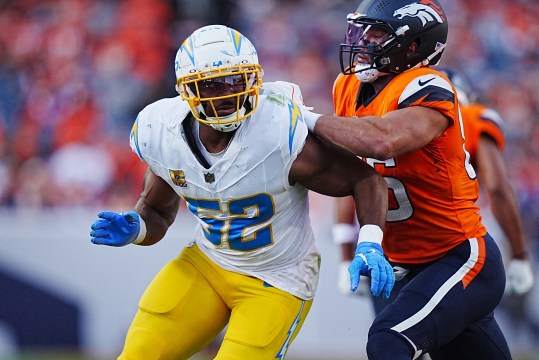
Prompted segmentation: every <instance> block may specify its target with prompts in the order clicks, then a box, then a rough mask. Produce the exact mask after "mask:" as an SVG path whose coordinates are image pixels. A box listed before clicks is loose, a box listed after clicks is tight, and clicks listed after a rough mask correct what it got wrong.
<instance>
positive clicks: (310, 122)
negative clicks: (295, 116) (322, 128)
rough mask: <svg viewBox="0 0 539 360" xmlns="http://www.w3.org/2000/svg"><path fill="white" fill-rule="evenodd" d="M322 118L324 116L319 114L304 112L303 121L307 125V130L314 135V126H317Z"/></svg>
mask: <svg viewBox="0 0 539 360" xmlns="http://www.w3.org/2000/svg"><path fill="white" fill-rule="evenodd" d="M320 116H322V114H317V113H315V112H312V111H304V112H303V120H305V124H307V128H308V129H309V131H310V132H312V133H313V134H314V126H315V125H316V122H317V121H318V119H319V118H320Z"/></svg>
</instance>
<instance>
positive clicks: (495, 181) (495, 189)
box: [477, 135, 534, 295]
mask: <svg viewBox="0 0 539 360" xmlns="http://www.w3.org/2000/svg"><path fill="white" fill-rule="evenodd" d="M477 165H478V166H477V168H478V169H477V170H478V176H479V179H480V181H481V186H483V187H484V188H485V189H486V191H487V193H488V195H489V199H490V207H491V210H492V214H493V215H494V217H495V218H496V220H497V221H498V223H499V224H500V227H501V228H502V230H503V232H504V233H505V236H506V237H507V240H508V241H509V244H510V246H511V251H512V252H513V257H512V259H511V261H510V262H509V265H508V267H507V283H506V293H508V294H517V295H523V294H525V293H527V292H528V291H529V290H530V289H531V288H532V286H533V283H534V276H533V270H532V266H531V263H530V261H529V259H528V255H527V244H526V242H525V241H524V232H523V229H522V221H521V215H520V210H519V207H518V201H517V197H516V195H515V192H514V190H513V188H512V187H511V183H510V181H509V179H508V177H507V173H506V170H505V165H504V162H503V158H502V154H501V153H500V150H499V148H498V146H497V145H496V143H495V142H494V141H493V140H492V138H490V137H489V136H486V135H482V136H481V137H480V139H479V146H478V147H477Z"/></svg>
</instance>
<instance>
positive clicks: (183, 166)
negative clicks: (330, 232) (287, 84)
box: [131, 95, 320, 299]
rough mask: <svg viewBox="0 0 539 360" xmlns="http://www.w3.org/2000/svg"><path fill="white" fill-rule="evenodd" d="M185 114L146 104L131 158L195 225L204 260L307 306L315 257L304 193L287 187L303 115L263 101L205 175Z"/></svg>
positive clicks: (282, 101) (303, 131) (301, 138)
mask: <svg viewBox="0 0 539 360" xmlns="http://www.w3.org/2000/svg"><path fill="white" fill-rule="evenodd" d="M189 114H190V112H189V107H188V105H187V103H186V102H184V101H181V100H180V98H178V97H176V98H171V99H163V100H159V101H157V102H155V103H153V104H150V105H149V106H147V107H146V108H145V109H144V110H142V111H141V112H140V114H139V116H138V118H137V121H136V123H135V125H134V126H133V130H132V133H131V147H132V149H133V151H134V152H136V153H137V154H138V156H139V157H140V158H141V159H143V160H144V161H145V162H146V163H147V164H148V165H149V166H150V168H151V170H152V171H153V172H154V173H155V174H156V175H157V176H159V177H161V178H163V179H164V180H165V181H166V182H167V183H169V184H170V186H171V187H172V188H173V189H174V190H175V191H176V193H178V195H180V196H181V197H182V198H183V199H184V200H185V201H186V202H187V205H188V209H189V211H191V212H192V213H193V215H195V216H196V218H197V219H198V226H197V229H196V232H195V241H196V243H197V245H198V246H199V247H200V249H201V250H202V251H203V252H204V253H205V254H206V255H207V256H208V257H209V258H211V259H212V260H213V261H215V262H216V263H217V264H219V265H220V266H221V267H223V268H224V269H227V270H231V271H234V272H237V273H240V274H246V275H250V276H255V277H257V278H259V279H262V280H264V281H266V282H267V283H269V284H271V285H273V286H275V287H277V288H280V289H282V290H285V291H287V292H290V293H291V294H294V295H296V296H298V297H300V298H302V299H311V298H312V297H313V296H314V293H315V290H316V285H317V281H318V270H319V261H320V256H319V253H318V251H317V249H316V248H315V245H314V236H313V233H312V231H311V227H310V219H309V216H308V197H307V190H306V189H305V188H304V187H302V186H300V185H295V186H291V185H290V184H289V183H288V172H289V170H290V167H291V165H292V162H293V161H294V160H295V158H296V157H297V155H298V153H299V152H300V151H301V150H302V148H303V145H304V143H305V139H306V137H307V127H306V125H305V123H304V122H303V120H302V108H300V107H298V105H297V104H296V103H294V102H293V101H292V100H290V99H289V98H287V97H283V96H279V95H268V96H264V95H262V96H260V99H259V105H258V108H257V111H256V112H255V113H254V114H253V115H252V116H251V118H250V119H249V121H244V122H243V124H242V126H240V127H239V128H238V130H236V134H235V135H234V138H233V139H232V140H231V142H230V144H229V147H228V149H227V150H226V152H225V153H224V155H223V156H222V158H220V159H218V160H217V161H216V162H215V163H214V164H213V165H211V167H209V168H205V167H204V166H202V165H201V163H200V162H199V161H198V160H197V158H196V157H195V155H194V154H193V151H191V149H190V147H189V144H188V142H187V138H188V136H193V137H194V138H198V133H197V131H196V129H198V127H197V126H199V124H198V122H194V124H193V126H192V129H193V131H192V132H193V133H192V134H186V133H185V131H186V130H185V129H186V128H185V127H184V126H183V125H182V123H183V122H185V121H190V119H191V117H190V116H189ZM286 119H288V120H286ZM200 126H204V125H200ZM302 229H309V230H308V231H305V230H302Z"/></svg>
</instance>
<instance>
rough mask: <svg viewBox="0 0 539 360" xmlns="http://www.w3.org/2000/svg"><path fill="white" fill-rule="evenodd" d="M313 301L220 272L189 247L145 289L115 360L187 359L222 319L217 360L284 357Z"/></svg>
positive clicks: (214, 333)
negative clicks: (221, 333) (120, 351)
mask: <svg viewBox="0 0 539 360" xmlns="http://www.w3.org/2000/svg"><path fill="white" fill-rule="evenodd" d="M311 305H312V300H309V301H304V300H301V299H299V298H297V297H295V296H293V295H291V294H289V293H287V292H285V291H282V290H279V289H277V288H274V287H271V286H268V285H267V284H265V285H264V282H263V281H262V280H259V279H256V278H253V277H249V276H245V275H240V274H237V273H234V272H231V271H227V270H224V269H222V268H220V267H219V266H217V265H216V264H215V263H213V262H212V261H211V260H209V259H208V258H207V257H206V256H205V255H204V254H203V253H202V252H201V251H200V250H199V248H198V247H197V246H196V245H194V246H192V247H187V248H185V249H184V250H183V251H182V253H181V254H180V256H178V257H177V258H176V259H174V260H172V261H170V262H169V263H168V264H166V265H165V266H164V267H163V269H161V271H160V272H159V274H158V275H157V276H156V277H155V279H154V280H153V281H152V283H151V284H150V285H149V287H148V288H147V289H146V291H145V293H144V295H143V296H142V298H141V300H140V303H139V310H138V312H137V314H136V316H135V318H134V320H133V323H132V324H131V327H130V328H129V331H128V333H127V337H126V340H125V346H124V349H123V352H122V354H121V355H120V356H119V358H118V359H121V360H153V359H174V360H178V359H188V358H189V357H190V356H192V355H193V354H195V353H197V352H198V351H200V350H201V349H203V348H204V347H206V346H207V345H208V344H209V343H210V342H211V341H212V340H213V339H214V338H215V337H216V336H217V335H218V334H219V333H220V332H221V330H222V329H224V327H225V326H226V325H227V323H228V329H227V331H226V333H225V336H224V339H223V343H222V344H221V347H220V349H219V352H218V354H217V356H216V357H215V359H218V360H254V359H256V360H263V359H283V358H284V355H285V353H286V350H287V349H288V346H289V345H290V343H291V342H292V341H293V340H294V338H295V336H296V335H297V333H298V332H299V330H300V328H301V326H302V325H303V322H304V321H305V318H306V317H307V314H308V313H309V310H310V308H311Z"/></svg>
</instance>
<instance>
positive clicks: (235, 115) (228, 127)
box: [206, 106, 246, 132]
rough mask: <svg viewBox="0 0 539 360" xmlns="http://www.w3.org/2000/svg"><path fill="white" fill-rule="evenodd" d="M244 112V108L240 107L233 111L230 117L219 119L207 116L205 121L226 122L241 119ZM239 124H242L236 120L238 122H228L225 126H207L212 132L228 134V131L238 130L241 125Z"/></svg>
mask: <svg viewBox="0 0 539 360" xmlns="http://www.w3.org/2000/svg"><path fill="white" fill-rule="evenodd" d="M245 112H246V110H245V107H244V106H242V107H241V108H240V110H239V111H235V112H233V113H232V114H230V115H227V116H220V117H219V118H216V117H211V116H207V117H206V119H207V120H212V121H215V122H218V121H228V120H232V119H236V118H239V117H242V116H243V115H245ZM241 122H242V121H241V120H238V121H234V122H229V123H226V124H208V125H209V126H211V127H212V128H213V129H214V130H217V131H221V132H230V131H234V130H236V129H237V128H239V127H240V125H241Z"/></svg>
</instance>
